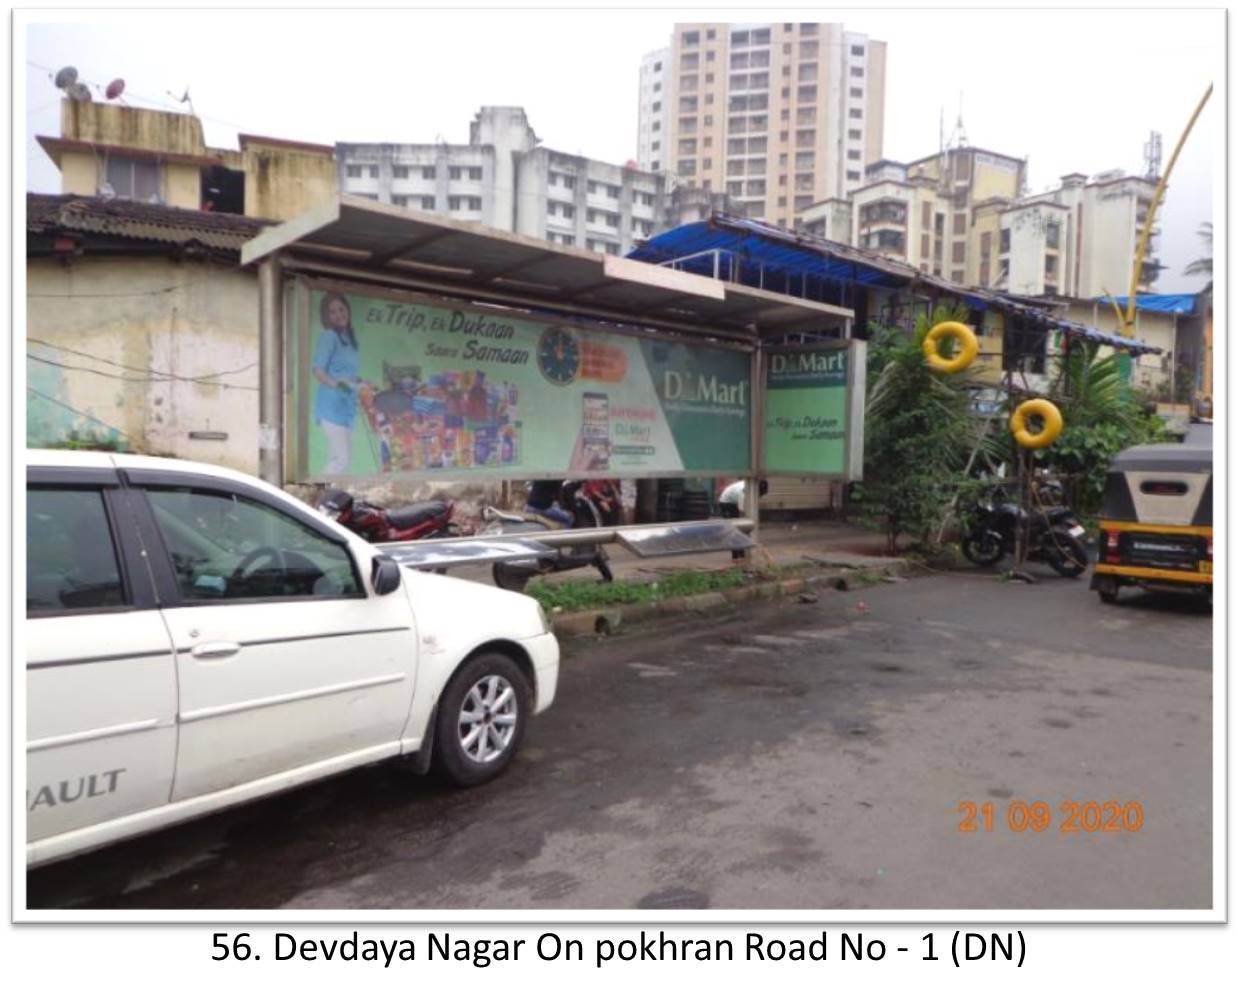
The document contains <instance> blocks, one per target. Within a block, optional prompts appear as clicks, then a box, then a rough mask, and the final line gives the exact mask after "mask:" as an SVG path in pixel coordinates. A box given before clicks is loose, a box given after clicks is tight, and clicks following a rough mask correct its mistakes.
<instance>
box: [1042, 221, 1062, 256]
mask: <svg viewBox="0 0 1238 996" xmlns="http://www.w3.org/2000/svg"><path fill="white" fill-rule="evenodd" d="M1061 244H1062V223H1061V222H1060V221H1051V222H1049V223H1048V224H1047V225H1046V226H1045V246H1046V247H1047V248H1049V249H1057V248H1059V247H1060V246H1061Z"/></svg>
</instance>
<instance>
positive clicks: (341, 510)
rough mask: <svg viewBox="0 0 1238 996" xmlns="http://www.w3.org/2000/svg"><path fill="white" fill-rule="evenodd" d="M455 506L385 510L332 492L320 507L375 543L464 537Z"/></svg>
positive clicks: (438, 504) (418, 505)
mask: <svg viewBox="0 0 1238 996" xmlns="http://www.w3.org/2000/svg"><path fill="white" fill-rule="evenodd" d="M454 509H455V505H454V503H453V502H449V501H423V502H417V503H416V504H413V505H405V506H403V507H402V508H395V509H389V508H383V507H382V506H381V505H373V504H371V503H369V502H366V501H361V500H359V499H357V498H355V497H354V496H353V495H351V494H349V493H348V492H347V491H344V490H341V489H338V488H336V489H332V490H331V491H328V492H327V493H326V494H324V495H323V496H322V498H321V500H320V501H319V503H318V511H320V512H322V514H323V515H326V516H327V517H328V518H332V519H334V520H335V521H336V522H338V523H339V524H340V525H341V526H344V527H345V528H346V529H351V530H352V531H353V532H354V533H356V534H357V535H358V536H360V537H361V538H362V539H365V540H368V541H369V542H371V543H403V542H406V541H408V540H422V539H442V538H446V537H449V536H459V535H461V529H460V527H459V526H458V525H457V524H456V523H455V522H452V521H451V514H452V511H453V510H454Z"/></svg>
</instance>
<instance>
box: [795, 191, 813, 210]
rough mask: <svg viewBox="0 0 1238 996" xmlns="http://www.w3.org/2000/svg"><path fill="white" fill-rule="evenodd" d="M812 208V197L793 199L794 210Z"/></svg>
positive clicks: (808, 195)
mask: <svg viewBox="0 0 1238 996" xmlns="http://www.w3.org/2000/svg"><path fill="white" fill-rule="evenodd" d="M809 207H812V195H811V194H805V195H802V196H800V197H797V198H795V210H796V211H803V210H804V209H805V208H809Z"/></svg>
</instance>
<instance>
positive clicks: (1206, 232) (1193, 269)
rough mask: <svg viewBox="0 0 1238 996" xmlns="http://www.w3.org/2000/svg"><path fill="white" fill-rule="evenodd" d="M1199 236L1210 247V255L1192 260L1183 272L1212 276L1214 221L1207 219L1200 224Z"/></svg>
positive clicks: (1188, 274)
mask: <svg viewBox="0 0 1238 996" xmlns="http://www.w3.org/2000/svg"><path fill="white" fill-rule="evenodd" d="M1199 237H1200V238H1201V239H1202V240H1203V242H1204V245H1206V246H1207V247H1208V255H1207V256H1200V257H1199V259H1196V260H1192V261H1191V262H1190V263H1189V264H1187V267H1186V269H1185V270H1183V271H1182V272H1183V273H1184V274H1186V275H1187V276H1194V275H1195V274H1197V273H1206V274H1207V275H1208V276H1209V277H1210V278H1211V276H1212V222H1210V221H1205V222H1204V223H1203V224H1202V225H1200V226H1199Z"/></svg>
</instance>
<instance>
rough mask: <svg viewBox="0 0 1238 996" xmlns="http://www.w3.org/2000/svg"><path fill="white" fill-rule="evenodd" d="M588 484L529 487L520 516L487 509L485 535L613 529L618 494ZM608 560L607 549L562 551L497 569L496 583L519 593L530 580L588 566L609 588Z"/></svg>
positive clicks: (591, 547) (503, 564)
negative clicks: (604, 527)
mask: <svg viewBox="0 0 1238 996" xmlns="http://www.w3.org/2000/svg"><path fill="white" fill-rule="evenodd" d="M592 483H594V482H584V481H564V482H562V484H561V485H560V484H559V482H549V481H532V482H530V483H529V484H528V485H527V486H526V489H525V494H526V501H527V504H526V505H525V511H524V512H504V511H502V510H500V509H497V508H487V509H486V510H485V511H484V512H483V513H482V517H483V518H485V519H486V520H488V521H489V523H490V524H489V526H488V527H487V528H486V529H485V530H484V531H483V535H487V536H535V535H536V534H537V533H545V532H551V531H554V530H559V529H590V528H596V527H600V526H604V525H609V524H611V523H610V522H608V521H607V520H608V519H611V520H613V522H615V523H617V522H618V516H619V515H620V514H621V513H620V508H619V501H618V489H617V488H615V489H599V488H597V487H596V486H595V487H590V486H589V484H592ZM598 483H606V482H598ZM556 486H557V487H556ZM556 491H557V495H555V492H556ZM609 494H613V505H611V506H610V507H609V508H608V509H607V510H606V511H604V510H603V507H602V504H603V503H604V501H606V500H609V497H608V495H609ZM552 497H553V499H554V500H553V501H552V500H551V499H552ZM609 560H610V558H609V557H608V556H607V554H606V550H605V548H603V547H602V546H600V545H588V546H572V547H562V548H560V549H557V550H555V553H554V556H548V557H536V558H534V557H530V558H528V559H527V560H509V561H506V562H499V563H496V564H495V565H494V571H493V573H494V583H495V584H496V585H497V586H498V587H500V588H506V589H507V590H508V591H523V590H524V588H525V585H527V584H528V583H529V581H530V580H531V579H533V578H535V577H538V576H540V575H542V574H556V573H558V572H559V571H572V570H575V569H576V568H578V567H588V566H590V565H592V566H593V567H596V568H597V570H598V573H599V574H601V575H602V580H603V581H607V582H609V581H613V580H614V575H613V574H612V573H611V570H610V563H609Z"/></svg>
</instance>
